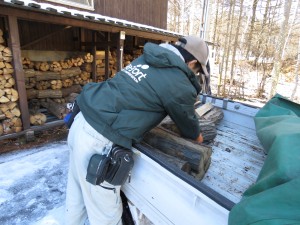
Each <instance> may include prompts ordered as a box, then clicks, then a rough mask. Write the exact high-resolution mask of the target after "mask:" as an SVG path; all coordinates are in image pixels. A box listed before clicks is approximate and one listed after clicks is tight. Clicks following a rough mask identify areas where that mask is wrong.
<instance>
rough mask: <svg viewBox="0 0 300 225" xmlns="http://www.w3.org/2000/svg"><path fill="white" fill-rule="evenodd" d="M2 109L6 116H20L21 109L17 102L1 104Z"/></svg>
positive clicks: (0, 108) (0, 109)
mask: <svg viewBox="0 0 300 225" xmlns="http://www.w3.org/2000/svg"><path fill="white" fill-rule="evenodd" d="M0 111H2V113H3V114H4V115H5V118H9V119H11V118H13V117H20V115H21V111H20V109H19V107H18V105H17V103H16V102H8V103H3V104H0Z"/></svg>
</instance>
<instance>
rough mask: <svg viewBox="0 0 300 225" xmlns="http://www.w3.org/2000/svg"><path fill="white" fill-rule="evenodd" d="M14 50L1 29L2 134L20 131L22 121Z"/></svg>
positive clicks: (0, 108) (0, 96)
mask: <svg viewBox="0 0 300 225" xmlns="http://www.w3.org/2000/svg"><path fill="white" fill-rule="evenodd" d="M11 62H12V52H11V50H10V49H9V48H8V47H7V46H6V45H5V40H4V38H3V32H2V30H1V29H0V135H2V134H10V133H14V132H20V131H21V130H22V122H21V119H20V116H21V112H20V109H19V106H18V102H17V101H18V99H19V93H18V92H17V90H16V89H15V79H14V77H13V72H14V69H13V66H12V64H11Z"/></svg>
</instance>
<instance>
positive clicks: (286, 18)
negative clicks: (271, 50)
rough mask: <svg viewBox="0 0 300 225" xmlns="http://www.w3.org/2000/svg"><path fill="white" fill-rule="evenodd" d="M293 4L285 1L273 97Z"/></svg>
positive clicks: (275, 63)
mask: <svg viewBox="0 0 300 225" xmlns="http://www.w3.org/2000/svg"><path fill="white" fill-rule="evenodd" d="M291 6H292V0H286V1H285V3H284V20H283V22H282V24H281V27H280V33H279V38H278V41H277V45H276V50H275V56H274V66H273V70H272V73H271V74H272V84H271V91H270V95H269V98H271V97H273V95H274V94H275V92H276V88H277V84H278V80H279V74H280V69H281V66H282V53H283V50H284V49H283V47H284V42H285V38H286V35H287V27H288V22H289V17H290V11H291Z"/></svg>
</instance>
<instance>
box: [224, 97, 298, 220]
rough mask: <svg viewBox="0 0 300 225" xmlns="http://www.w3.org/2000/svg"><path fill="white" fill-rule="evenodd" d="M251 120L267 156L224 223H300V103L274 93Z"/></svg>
mask: <svg viewBox="0 0 300 225" xmlns="http://www.w3.org/2000/svg"><path fill="white" fill-rule="evenodd" d="M254 120H255V125H256V133H257V136H258V138H259V140H260V142H261V144H262V145H263V147H264V150H265V152H266V154H268V156H267V158H266V161H265V163H264V165H263V167H262V170H261V171H260V174H259V176H258V178H257V181H256V183H255V184H254V185H252V186H251V187H250V188H248V189H247V190H246V191H245V193H244V194H243V198H242V200H241V201H240V202H239V203H238V204H236V205H235V206H234V207H233V208H232V210H231V212H230V214H229V221H228V224H229V225H243V224H255V225H277V224H278V225H279V224H280V225H282V224H300V105H298V104H296V103H293V102H291V101H289V100H287V99H285V98H284V97H282V96H280V95H278V94H277V95H275V96H274V97H273V98H272V99H271V100H270V101H269V102H268V103H267V104H266V105H265V106H264V107H263V108H261V110H260V111H259V112H258V113H257V114H256V116H255V118H254Z"/></svg>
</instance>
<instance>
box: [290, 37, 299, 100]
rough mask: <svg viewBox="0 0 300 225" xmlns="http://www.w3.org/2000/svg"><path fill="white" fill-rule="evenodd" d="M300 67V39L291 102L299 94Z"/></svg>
mask: <svg viewBox="0 0 300 225" xmlns="http://www.w3.org/2000/svg"><path fill="white" fill-rule="evenodd" d="M299 66H300V38H299V42H298V58H297V64H296V68H295V86H294V89H293V92H292V96H291V100H292V101H293V100H294V98H295V94H296V92H297V87H298V82H299Z"/></svg>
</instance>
